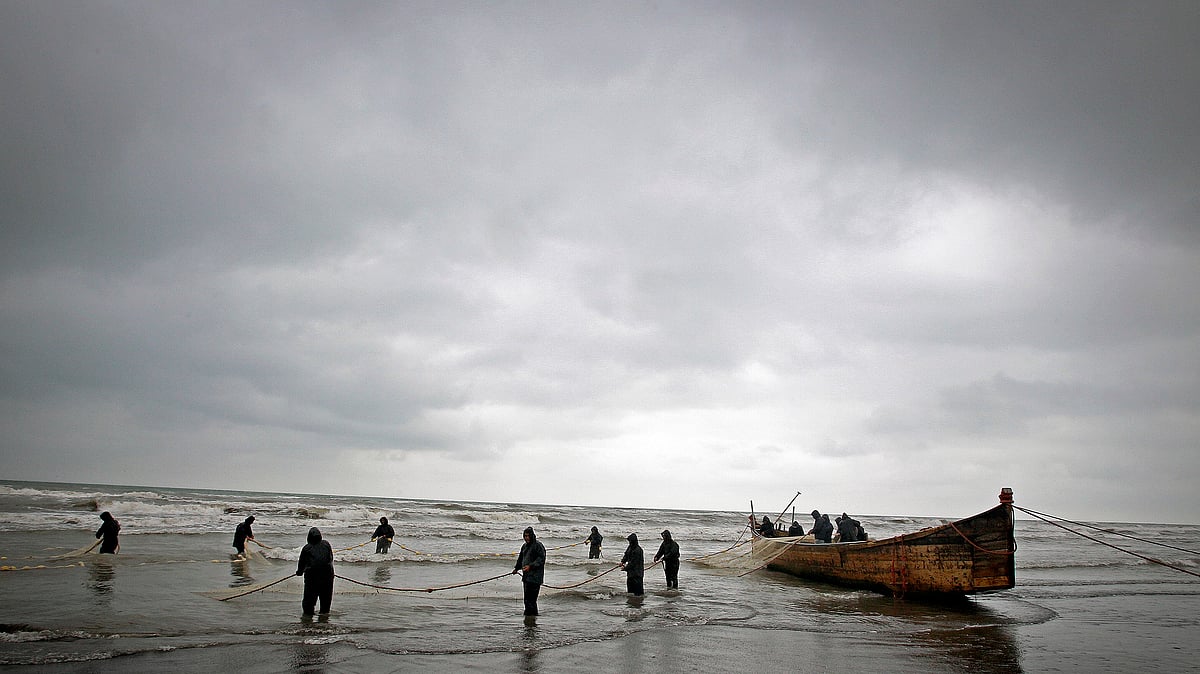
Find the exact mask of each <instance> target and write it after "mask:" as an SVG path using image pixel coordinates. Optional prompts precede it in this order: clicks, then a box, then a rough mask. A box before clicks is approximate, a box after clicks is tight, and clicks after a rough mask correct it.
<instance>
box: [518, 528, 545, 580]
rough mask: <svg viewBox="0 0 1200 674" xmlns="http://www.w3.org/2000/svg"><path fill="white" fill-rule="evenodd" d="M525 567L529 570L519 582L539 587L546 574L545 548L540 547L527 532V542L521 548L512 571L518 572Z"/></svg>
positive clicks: (535, 537) (535, 536)
mask: <svg viewBox="0 0 1200 674" xmlns="http://www.w3.org/2000/svg"><path fill="white" fill-rule="evenodd" d="M526 566H528V567H529V570H528V571H526V572H525V574H524V575H523V576H521V582H522V583H537V584H538V585H541V584H542V580H543V579H544V578H545V573H546V546H544V545H542V542H541V541H539V540H538V539H537V535H536V534H534V533H533V532H532V531H531V532H529V542H528V543H526V544H524V545H522V546H521V552H520V553H519V554H518V555H517V563H516V564H515V565H514V566H513V570H514V571H519V570H520V569H522V568H524V567H526Z"/></svg>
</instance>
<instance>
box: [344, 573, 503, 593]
mask: <svg viewBox="0 0 1200 674" xmlns="http://www.w3.org/2000/svg"><path fill="white" fill-rule="evenodd" d="M511 575H512V572H511V571H510V572H508V573H502V574H500V575H499V576H492V577H491V578H484V579H483V580H472V581H470V582H466V583H457V584H455V585H443V586H441V587H388V586H387V585H374V584H371V583H364V582H362V581H361V580H354V579H353V578H347V577H345V576H339V575H338V574H336V573H335V574H333V577H334V578H340V579H342V580H344V581H346V582H347V583H354V584H355V585H362V586H363V587H371V588H375V589H376V590H391V591H392V592H440V591H442V590H453V589H455V588H459V587H466V586H468V585H479V584H480V583H488V582H491V581H493V580H499V579H501V578H504V577H505V576H511Z"/></svg>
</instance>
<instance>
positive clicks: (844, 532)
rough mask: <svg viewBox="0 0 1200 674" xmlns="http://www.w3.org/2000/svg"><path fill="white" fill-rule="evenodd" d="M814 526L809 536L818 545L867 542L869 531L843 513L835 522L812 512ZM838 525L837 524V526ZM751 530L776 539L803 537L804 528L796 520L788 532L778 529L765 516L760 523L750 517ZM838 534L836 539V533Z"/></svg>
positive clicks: (817, 512)
mask: <svg viewBox="0 0 1200 674" xmlns="http://www.w3.org/2000/svg"><path fill="white" fill-rule="evenodd" d="M811 514H812V518H813V526H812V530H810V531H809V534H810V535H811V536H812V537H813V538H814V539H815V540H816V541H817V542H818V543H849V542H852V541H865V540H867V530H866V529H863V526H862V523H861V522H859V521H858V520H856V519H854V518H853V517H851V516H849V515H847V514H846V513H842V516H841V517H837V518H835V519H834V521H833V522H830V521H829V515H827V514H822V513H821V512H820V511H818V510H814V511H812V513H811ZM835 523H836V524H835ZM750 528H751V529H753V530H754V531H756V532H757V533H758V535H759V536H762V537H763V538H775V537H777V536H803V535H805V534H804V527H803V526H801V525H800V523H799V522H797V521H796V520H795V519H793V520H792V524H791V526H789V527H788V528H787V529H786V530H784V529H782V528H780V527H776V526H775V523H774V522H772V521H771V518H770V517H769V516H767V515H763V518H762V522H761V523H759V522H758V521H757V520H755V519H754V515H751V516H750ZM835 530H836V532H837V534H836V539H835V536H834V532H835Z"/></svg>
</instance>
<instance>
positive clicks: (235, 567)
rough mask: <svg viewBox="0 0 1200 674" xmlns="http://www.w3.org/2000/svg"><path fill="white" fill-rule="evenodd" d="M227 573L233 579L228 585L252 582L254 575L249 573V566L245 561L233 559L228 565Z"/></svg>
mask: <svg viewBox="0 0 1200 674" xmlns="http://www.w3.org/2000/svg"><path fill="white" fill-rule="evenodd" d="M229 575H231V576H233V580H232V581H230V582H229V587H246V586H247V585H253V584H254V576H251V575H250V566H249V565H248V564H246V562H245V561H234V562H232V563H230V565H229Z"/></svg>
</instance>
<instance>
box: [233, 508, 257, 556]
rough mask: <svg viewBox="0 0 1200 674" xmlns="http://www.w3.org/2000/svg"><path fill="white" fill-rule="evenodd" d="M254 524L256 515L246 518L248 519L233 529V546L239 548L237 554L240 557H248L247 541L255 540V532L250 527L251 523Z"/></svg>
mask: <svg viewBox="0 0 1200 674" xmlns="http://www.w3.org/2000/svg"><path fill="white" fill-rule="evenodd" d="M251 524H254V515H251V516H249V517H247V518H246V521H244V522H242V523H241V524H239V525H237V529H234V530H233V548H234V549H235V550H237V556H238V557H240V558H243V559H244V558H245V557H246V541H247V540H251V541H254V542H256V543H257V542H258V541H255V539H254V532H253V531H252V530H251V529H250V525H251Z"/></svg>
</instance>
